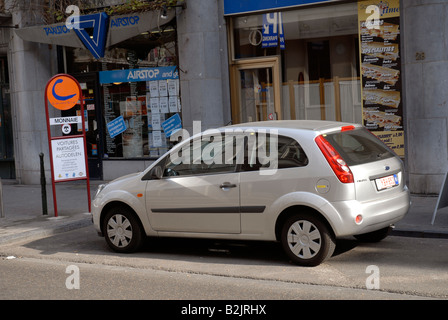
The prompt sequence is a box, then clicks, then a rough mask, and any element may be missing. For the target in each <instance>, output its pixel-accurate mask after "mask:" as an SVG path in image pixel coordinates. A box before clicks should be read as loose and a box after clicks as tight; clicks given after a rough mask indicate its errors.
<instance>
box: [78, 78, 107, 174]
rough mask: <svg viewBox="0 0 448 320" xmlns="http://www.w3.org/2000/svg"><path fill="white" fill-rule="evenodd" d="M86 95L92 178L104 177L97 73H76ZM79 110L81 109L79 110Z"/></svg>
mask: <svg viewBox="0 0 448 320" xmlns="http://www.w3.org/2000/svg"><path fill="white" fill-rule="evenodd" d="M74 77H75V78H76V79H77V80H78V82H79V84H80V86H81V90H82V94H83V97H84V116H85V129H86V143H87V159H88V164H89V175H90V179H102V178H103V164H102V157H101V155H102V154H103V152H102V150H103V145H104V144H103V141H104V136H103V131H104V130H103V129H102V128H103V121H102V111H101V110H102V109H101V101H100V94H99V86H98V80H97V77H98V75H97V73H85V74H81V75H74ZM77 112H79V111H77Z"/></svg>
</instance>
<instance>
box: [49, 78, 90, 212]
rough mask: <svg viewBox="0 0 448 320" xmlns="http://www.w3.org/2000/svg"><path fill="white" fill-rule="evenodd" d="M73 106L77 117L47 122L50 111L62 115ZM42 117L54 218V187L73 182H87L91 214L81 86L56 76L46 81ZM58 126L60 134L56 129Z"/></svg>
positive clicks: (74, 80)
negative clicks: (73, 126)
mask: <svg viewBox="0 0 448 320" xmlns="http://www.w3.org/2000/svg"><path fill="white" fill-rule="evenodd" d="M76 105H79V106H80V110H76V114H77V115H76V116H68V117H53V118H50V112H49V108H55V109H57V110H59V111H60V112H63V111H68V110H71V109H72V108H74V107H75V106H76ZM45 114H46V119H47V134H48V145H49V151H50V167H51V184H52V187H53V204H54V215H55V217H57V216H58V207H57V197H56V186H55V183H57V182H66V181H74V180H86V183H87V201H88V207H89V212H90V211H91V207H90V206H91V205H90V181H89V169H88V163H87V149H86V130H85V129H86V128H85V119H84V118H85V113H84V101H83V97H82V90H81V86H80V85H79V83H78V81H77V80H76V79H75V78H73V77H72V76H70V75H67V74H58V75H56V76H54V77H52V78H51V79H50V80H49V81H48V83H47V86H46V88H45ZM72 125H77V126H78V130H72ZM58 126H59V127H60V130H58V129H57V128H56V127H58ZM52 128H53V130H52ZM52 131H53V132H60V134H57V133H55V134H52Z"/></svg>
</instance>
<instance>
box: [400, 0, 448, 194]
mask: <svg viewBox="0 0 448 320" xmlns="http://www.w3.org/2000/svg"><path fill="white" fill-rule="evenodd" d="M401 5H402V10H401V17H402V19H403V20H402V29H403V30H402V36H403V37H404V38H403V39H402V42H403V48H404V56H403V57H402V59H403V60H404V62H403V65H402V67H403V68H402V69H403V72H404V77H405V78H404V79H405V85H404V93H405V97H404V99H405V100H404V101H405V116H406V118H405V119H406V136H407V138H406V168H407V173H408V175H409V182H408V185H409V189H410V191H411V192H412V193H417V194H437V193H439V192H440V187H441V185H442V182H443V180H444V178H445V173H446V172H447V170H448V137H447V135H448V131H447V124H448V90H447V88H448V77H447V74H448V48H447V41H448V3H445V2H435V1H430V0H421V1H418V2H416V1H401Z"/></svg>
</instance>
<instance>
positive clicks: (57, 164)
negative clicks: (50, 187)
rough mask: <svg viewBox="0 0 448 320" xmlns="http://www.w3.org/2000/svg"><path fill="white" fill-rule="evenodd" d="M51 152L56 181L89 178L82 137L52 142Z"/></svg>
mask: <svg viewBox="0 0 448 320" xmlns="http://www.w3.org/2000/svg"><path fill="white" fill-rule="evenodd" d="M51 150H52V155H53V170H54V180H55V181H60V180H65V179H75V178H85V177H86V176H87V171H86V163H85V156H84V140H83V138H82V137H81V138H69V139H58V140H52V141H51Z"/></svg>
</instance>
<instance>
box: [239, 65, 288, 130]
mask: <svg viewBox="0 0 448 320" xmlns="http://www.w3.org/2000/svg"><path fill="white" fill-rule="evenodd" d="M278 64H279V63H278V58H277V57H274V58H268V59H248V60H247V61H238V63H237V64H235V65H234V67H233V81H232V91H233V99H232V120H233V123H234V124H236V123H243V122H253V121H266V120H278V119H282V114H281V107H280V76H279V68H278Z"/></svg>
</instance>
